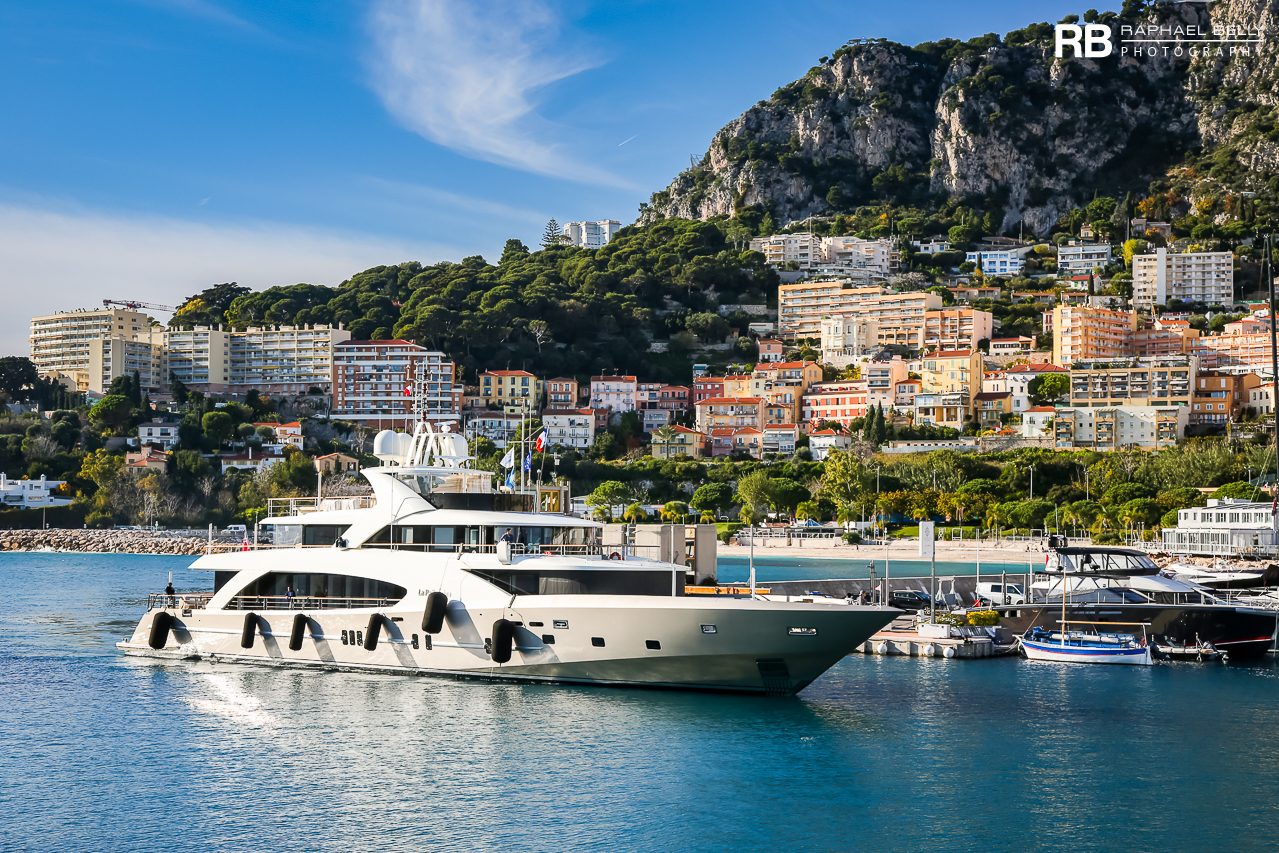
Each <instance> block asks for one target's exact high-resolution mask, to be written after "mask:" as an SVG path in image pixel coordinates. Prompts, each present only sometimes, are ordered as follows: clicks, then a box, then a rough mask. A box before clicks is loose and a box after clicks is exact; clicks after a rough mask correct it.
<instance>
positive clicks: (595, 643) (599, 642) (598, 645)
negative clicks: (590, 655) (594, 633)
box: [591, 637, 604, 649]
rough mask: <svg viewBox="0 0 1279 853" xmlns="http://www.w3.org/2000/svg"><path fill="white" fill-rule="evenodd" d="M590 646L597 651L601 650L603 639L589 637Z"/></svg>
mask: <svg viewBox="0 0 1279 853" xmlns="http://www.w3.org/2000/svg"><path fill="white" fill-rule="evenodd" d="M591 645H592V646H595V647H596V648H598V649H602V648H604V638H603V637H591Z"/></svg>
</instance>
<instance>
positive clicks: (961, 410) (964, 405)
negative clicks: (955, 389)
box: [914, 393, 972, 430]
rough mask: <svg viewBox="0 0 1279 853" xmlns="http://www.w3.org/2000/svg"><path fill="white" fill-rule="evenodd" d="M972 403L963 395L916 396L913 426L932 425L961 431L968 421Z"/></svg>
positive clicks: (926, 394)
mask: <svg viewBox="0 0 1279 853" xmlns="http://www.w3.org/2000/svg"><path fill="white" fill-rule="evenodd" d="M971 403H972V401H971V399H970V398H969V396H968V395H967V394H965V393H947V394H928V393H925V394H916V395H915V400H914V415H915V420H914V422H915V424H916V425H919V424H932V425H933V426H940V427H950V428H951V429H957V430H962V429H963V428H964V427H965V426H966V425H967V423H968V421H969V415H970V413H971V412H972V405H971Z"/></svg>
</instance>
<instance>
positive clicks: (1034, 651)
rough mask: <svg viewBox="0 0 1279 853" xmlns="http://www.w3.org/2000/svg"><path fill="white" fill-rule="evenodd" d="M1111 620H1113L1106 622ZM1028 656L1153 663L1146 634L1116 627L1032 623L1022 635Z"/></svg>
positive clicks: (1024, 650)
mask: <svg viewBox="0 0 1279 853" xmlns="http://www.w3.org/2000/svg"><path fill="white" fill-rule="evenodd" d="M1108 624H1113V623H1108ZM1021 647H1022V651H1023V652H1025V654H1026V657H1027V659H1029V660H1037V661H1056V662H1059V663H1102V664H1128V665H1140V666H1150V665H1151V664H1152V663H1154V660H1153V658H1152V657H1151V653H1150V643H1149V642H1148V641H1147V639H1146V637H1145V635H1144V634H1143V635H1142V636H1141V637H1138V636H1137V635H1136V634H1132V633H1121V632H1115V631H1098V630H1096V629H1095V627H1094V628H1093V629H1092V630H1078V629H1075V630H1071V629H1070V627H1069V624H1067V626H1066V628H1065V630H1056V631H1051V630H1048V629H1046V628H1041V627H1039V626H1037V625H1036V626H1035V627H1033V628H1031V629H1030V630H1028V631H1027V632H1026V633H1025V634H1023V635H1022V637H1021Z"/></svg>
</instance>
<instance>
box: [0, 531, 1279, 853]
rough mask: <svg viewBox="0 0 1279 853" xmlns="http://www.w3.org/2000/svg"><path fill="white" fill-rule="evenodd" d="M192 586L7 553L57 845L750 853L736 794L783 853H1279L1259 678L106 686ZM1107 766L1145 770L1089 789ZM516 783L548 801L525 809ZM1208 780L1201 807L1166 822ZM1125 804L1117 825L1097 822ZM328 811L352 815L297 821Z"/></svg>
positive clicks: (187, 676) (239, 678)
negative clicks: (779, 693) (1099, 802)
mask: <svg viewBox="0 0 1279 853" xmlns="http://www.w3.org/2000/svg"><path fill="white" fill-rule="evenodd" d="M189 563H190V559H189V558H186V557H166V556H131V555H75V554H30V553H25V554H23V553H6V554H0V597H2V598H3V600H4V601H5V602H6V606H5V607H4V608H3V609H2V610H0V641H2V642H3V643H4V645H5V654H4V655H3V656H0V683H3V684H4V685H5V687H6V690H7V691H8V694H9V696H10V698H11V699H12V700H14V701H10V702H6V703H5V704H4V705H3V706H0V737H3V738H4V742H5V743H6V745H7V748H6V749H5V750H3V751H0V774H2V776H3V778H4V779H5V784H6V792H7V796H9V797H10V798H11V799H12V800H13V801H16V802H20V803H22V804H23V815H24V823H36V824H39V825H40V827H41V828H42V829H41V831H42V835H43V838H44V839H45V843H46V844H48V845H51V846H52V845H57V846H60V847H63V848H66V849H110V850H125V849H154V848H157V847H160V846H163V845H164V844H165V843H166V839H170V838H171V837H172V833H173V832H174V829H175V827H176V826H179V825H180V826H181V828H182V831H183V832H184V833H187V834H188V835H190V836H191V837H194V838H201V839H206V840H209V841H210V843H211V844H214V843H215V842H213V839H216V840H217V841H216V846H219V847H222V848H224V849H286V848H290V847H293V846H296V844H297V843H298V832H299V831H300V827H301V826H303V825H309V827H310V828H309V829H307V830H306V838H307V839H308V840H307V842H306V843H307V846H310V847H313V848H315V849H338V848H343V849H346V848H359V847H361V846H364V845H367V843H368V839H370V838H373V837H376V838H377V839H378V843H379V844H380V845H382V846H385V847H389V848H400V847H413V846H415V845H416V844H417V843H418V842H420V840H421V838H423V837H424V836H425V835H426V834H429V835H430V837H431V838H432V839H433V841H432V843H433V844H435V845H438V846H440V847H442V848H450V847H457V846H463V845H469V846H480V847H488V848H507V847H521V848H523V849H549V848H556V849H562V848H565V847H573V848H586V847H594V846H608V845H609V843H610V842H612V841H615V840H616V839H617V838H618V837H619V834H621V833H624V834H625V838H626V846H627V847H628V848H630V849H645V850H656V849H669V846H670V844H671V841H670V839H671V838H672V836H675V835H678V836H679V838H680V846H682V847H683V848H684V849H690V850H714V849H724V848H725V847H729V846H731V847H736V848H741V849H752V848H757V847H758V842H759V834H758V833H759V828H758V825H757V824H756V822H753V821H743V820H742V819H741V816H740V814H739V813H738V812H737V810H735V809H734V808H732V807H731V803H732V802H735V801H736V800H737V795H735V794H734V793H732V792H733V791H744V790H746V788H747V787H749V788H750V789H751V790H752V791H753V792H754V793H753V794H751V795H750V799H749V802H750V803H751V804H752V806H753V807H757V808H760V809H764V810H766V811H768V812H769V813H775V814H779V815H780V814H789V815H803V819H802V820H798V819H796V820H787V821H785V827H784V828H780V827H779V828H776V829H774V830H773V832H775V833H776V835H775V836H774V837H778V838H785V840H786V843H787V845H788V846H793V847H797V848H822V847H827V846H830V843H831V840H832V839H843V842H837V843H836V844H835V846H844V842H846V843H847V845H850V846H851V845H854V844H855V845H857V846H870V847H877V848H882V849H922V848H926V847H934V846H938V845H947V846H954V845H955V844H956V843H957V842H956V839H957V838H961V839H967V840H968V841H972V842H974V843H978V839H981V840H980V846H981V847H982V848H983V849H1026V848H1027V847H1031V848H1043V849H1056V848H1062V847H1068V846H1070V845H1071V844H1072V843H1073V842H1074V841H1075V840H1076V839H1078V838H1079V837H1080V834H1081V833H1084V832H1086V833H1088V834H1089V835H1090V836H1091V837H1094V838H1104V839H1105V843H1104V844H1102V845H1100V846H1102V847H1104V848H1106V849H1180V850H1213V849H1230V850H1263V849H1269V848H1272V847H1273V844H1274V843H1276V842H1279V834H1277V833H1276V830H1275V827H1276V826H1279V806H1276V805H1274V804H1273V803H1271V802H1270V801H1269V799H1268V798H1266V797H1264V796H1261V797H1259V796H1257V792H1258V791H1263V790H1265V788H1266V786H1267V785H1268V784H1269V783H1270V781H1271V780H1273V779H1274V778H1275V775H1276V773H1277V772H1279V763H1277V762H1276V760H1275V759H1274V758H1273V757H1272V756H1271V755H1270V753H1269V751H1267V750H1266V749H1260V748H1258V747H1257V742H1258V741H1257V733H1258V732H1260V731H1264V730H1265V726H1266V725H1267V722H1268V721H1269V720H1270V718H1271V716H1272V708H1271V706H1272V704H1273V701H1272V700H1273V696H1274V691H1275V689H1276V684H1279V668H1277V667H1276V665H1275V664H1273V663H1270V662H1267V661H1263V662H1260V663H1256V664H1251V665H1231V666H1198V665H1178V666H1175V667H1158V666H1156V667H1146V668H1137V667H1132V668H1128V667H1087V666H1068V665H1057V664H1045V665H1036V666H1030V665H1027V664H1025V662H1023V661H1020V660H1019V659H1017V658H1013V657H1000V658H993V659H989V660H981V661H977V662H973V663H971V664H966V665H962V666H960V665H957V663H956V661H954V660H945V659H941V658H920V657H916V658H911V657H907V656H904V655H900V656H899V655H894V656H876V655H858V654H855V655H851V656H849V657H847V658H845V659H844V660H843V661H842V662H841V663H839V664H838V665H837V666H836V667H834V668H833V669H832V670H831V671H830V673H828V675H827V677H825V678H824V679H822V680H819V681H818V682H816V683H815V684H814V685H813V686H812V687H811V688H809V689H808V690H807V691H805V692H804V693H802V694H800V696H799V697H798V698H797V699H795V700H781V701H778V700H774V699H766V698H759V699H751V698H740V697H719V696H710V695H698V694H689V693H683V692H665V691H625V692H618V691H615V690H607V689H598V688H594V689H588V688H572V687H553V686H546V685H515V684H505V685H501V684H494V685H478V686H477V685H475V684H470V683H466V682H457V681H452V680H449V679H431V678H409V679H405V678H403V677H395V676H386V675H377V674H362V673H342V674H333V673H328V674H326V673H311V672H303V671H295V670H279V669H276V670H262V669H256V668H252V667H244V666H235V665H229V664H208V663H203V664H197V665H192V664H187V663H164V662H159V663H151V662H147V663H142V662H136V661H131V660H129V659H121V658H120V657H119V656H118V655H117V654H116V653H115V650H114V648H113V643H114V642H115V641H116V639H117V638H118V636H119V634H120V632H121V631H122V630H124V629H125V626H127V625H129V624H131V623H132V621H133V620H134V619H136V615H137V612H138V608H139V606H140V602H139V600H138V598H137V590H138V589H140V588H146V587H148V586H150V585H152V584H153V583H154V582H155V580H156V579H160V580H162V579H163V578H164V577H166V576H167V574H168V572H170V571H172V572H173V575H174V581H175V584H176V585H178V586H182V587H194V586H196V585H198V584H199V583H201V582H203V581H204V580H205V578H204V577H203V575H202V574H201V573H198V572H194V571H191V570H190V569H189V568H188V566H189ZM141 606H144V605H141ZM55 614H58V615H62V616H66V617H70V618H55ZM72 708H73V709H74V713H70V712H69V711H68V709H72ZM1187 726H1189V728H1186V727H1187ZM497 733H500V736H495V734H497ZM1099 742H1104V743H1105V745H1106V746H1105V750H1106V753H1105V754H1107V755H1134V756H1135V755H1140V756H1141V760H1140V761H1125V762H1104V761H1103V762H1099V761H1098V760H1097V756H1098V752H1097V744H1098V743H1099ZM54 744H57V745H58V746H56V747H55V746H54ZM566 744H571V745H572V748H571V749H569V748H566V746H565V745H566ZM73 755H78V756H80V757H78V758H76V757H72V756H73ZM86 755H92V760H85V759H84V756H86ZM530 766H537V767H538V768H540V769H539V771H538V773H539V776H541V777H544V778H545V779H546V780H549V781H548V782H547V783H546V784H538V785H529V784H524V783H523V782H522V781H521V780H523V779H525V778H527V774H528V773H529V769H528V768H529V767H530ZM621 766H625V767H627V768H628V770H627V772H625V773H621V772H618V771H617V768H618V767H621ZM1062 767H1069V768H1070V773H1069V774H1062V773H1060V772H1059V771H1060V768H1062ZM904 768H912V770H910V771H909V772H907V771H906V770H905V769H904ZM196 779H198V780H199V782H198V783H196V782H195V781H194V780H196ZM923 779H926V780H927V783H928V784H927V786H926V799H923V798H921V780H923ZM1207 779H1211V780H1213V782H1212V789H1213V792H1214V794H1213V796H1212V797H1191V798H1186V799H1184V800H1180V801H1179V802H1178V804H1177V807H1176V808H1171V807H1170V806H1169V796H1170V792H1175V791H1181V790H1195V789H1199V788H1201V787H1202V786H1203V784H1204V780H1207ZM324 780H332V781H331V782H327V781H324ZM1028 780H1034V784H1033V785H1030V784H1027V782H1028ZM317 783H321V784H323V787H324V793H319V792H317V789H316V787H315V785H316V784H317ZM548 786H549V787H552V788H553V789H554V793H553V794H551V793H550V792H549V790H548ZM51 790H56V791H59V792H60V793H59V795H57V796H50V795H49V792H50V791H51ZM1084 791H1089V792H1091V793H1089V794H1087V795H1086V796H1085V795H1084V794H1083V793H1082V792H1084ZM710 792H718V793H713V794H712V793H710ZM1121 794H1122V796H1123V797H1124V798H1125V802H1126V806H1125V808H1124V809H1122V810H1115V809H1102V810H1090V811H1087V813H1086V814H1085V813H1084V806H1085V804H1086V803H1087V802H1092V801H1093V798H1094V797H1096V796H1103V797H1117V796H1120V795H1121ZM317 797H318V798H320V800H319V802H317V800H316V798H317ZM330 800H334V801H339V802H341V803H342V804H343V807H342V808H338V809H332V810H327V809H326V810H325V815H326V817H325V819H324V820H323V821H318V822H316V821H312V820H311V819H310V816H311V815H312V813H313V812H312V809H315V808H320V807H321V806H320V803H321V802H323V803H327V802H329V801H330ZM552 801H553V802H554V803H557V804H561V805H558V806H557V805H552ZM1245 801H1246V802H1248V803H1250V805H1249V807H1248V808H1246V809H1242V810H1237V811H1231V812H1230V817H1229V818H1228V819H1226V818H1224V817H1223V808H1224V807H1223V803H1231V802H1245ZM568 802H571V803H572V804H573V810H572V815H571V817H569V816H566V815H564V814H563V809H562V804H563V803H568ZM690 803H692V805H689V804H690ZM1072 810H1074V811H1078V812H1079V817H1078V819H1077V820H1076V819H1071V818H1069V817H1068V816H1064V812H1065V813H1069V812H1070V811H1072ZM516 813H518V814H523V815H534V816H535V817H530V818H528V819H520V820H513V819H512V815H513V814H516ZM101 814H111V815H113V818H112V823H113V826H114V827H115V829H113V831H112V836H111V839H110V842H109V843H104V842H103V838H102V836H101V835H100V833H99V830H98V822H97V821H95V820H94V819H93V817H92V816H93V815H101ZM1138 815H1139V816H1140V819H1134V817H1135V816H1138ZM975 823H976V824H979V825H980V829H979V830H977V829H972V827H973V826H974V824H975ZM14 824H15V821H12V820H10V821H3V820H0V847H4V848H6V849H22V848H24V847H26V846H28V845H26V844H23V843H20V841H21V836H20V835H19V834H18V833H19V832H20V829H19V827H16V826H15V825H14ZM956 833H958V836H957V835H956ZM570 838H571V840H569V839H570ZM1001 839H1002V840H1001ZM1029 839H1033V842H1032V841H1030V840H1029ZM966 844H967V842H966V841H965V842H962V843H960V844H959V846H961V847H964V846H966Z"/></svg>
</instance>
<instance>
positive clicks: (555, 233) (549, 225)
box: [542, 217, 564, 249]
mask: <svg viewBox="0 0 1279 853" xmlns="http://www.w3.org/2000/svg"><path fill="white" fill-rule="evenodd" d="M563 245H564V232H563V231H561V230H560V224H559V223H558V222H556V221H555V217H551V218H550V219H548V220H546V227H545V228H543V229H542V248H543V249H549V248H551V247H553V246H563Z"/></svg>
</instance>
